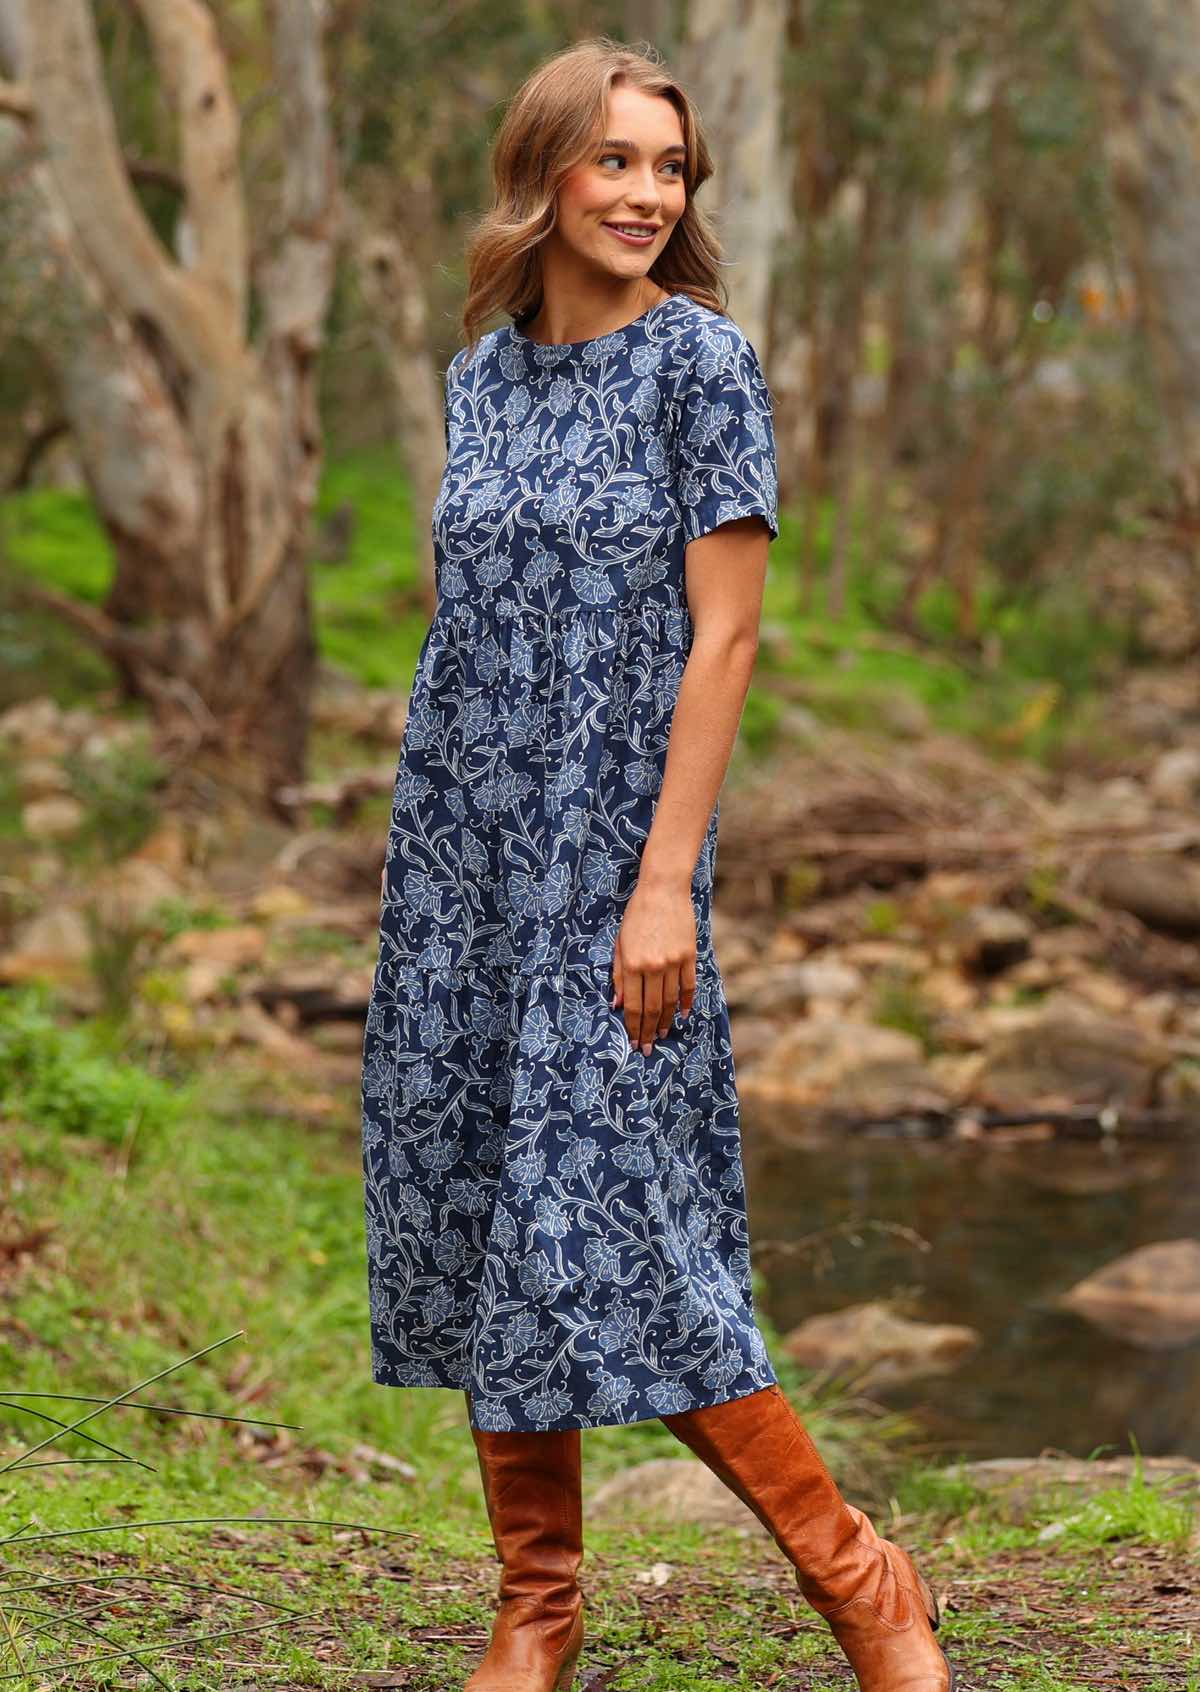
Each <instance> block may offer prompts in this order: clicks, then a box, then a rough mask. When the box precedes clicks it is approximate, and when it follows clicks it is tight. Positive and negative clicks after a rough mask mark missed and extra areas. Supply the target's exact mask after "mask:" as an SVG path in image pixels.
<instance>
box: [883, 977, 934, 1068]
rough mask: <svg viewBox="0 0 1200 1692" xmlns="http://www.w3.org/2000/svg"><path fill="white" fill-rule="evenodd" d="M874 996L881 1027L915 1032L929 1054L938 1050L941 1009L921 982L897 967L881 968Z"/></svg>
mask: <svg viewBox="0 0 1200 1692" xmlns="http://www.w3.org/2000/svg"><path fill="white" fill-rule="evenodd" d="M872 999H873V1009H872V1019H873V1021H875V1022H877V1023H878V1024H879V1025H880V1027H882V1028H896V1029H899V1030H900V1032H901V1033H902V1034H911V1035H913V1036H914V1038H915V1039H918V1040H919V1041H920V1042H921V1045H922V1047H923V1048H924V1049H925V1051H926V1052H927V1053H930V1052H933V1051H935V1050H936V1049H937V1037H936V1027H937V1010H936V1008H935V1007H934V1006H933V1005H932V1004H931V1003H930V1002H929V999H928V998H927V997H926V995H925V994H924V993H923V992H922V990H921V986H920V983H919V982H918V981H915V980H914V979H913V978H912V977H911V976H908V975H904V974H901V973H900V972H898V971H896V970H888V969H884V970H881V971H880V972H879V974H878V976H877V977H876V979H875V983H874V987H873V990H872Z"/></svg>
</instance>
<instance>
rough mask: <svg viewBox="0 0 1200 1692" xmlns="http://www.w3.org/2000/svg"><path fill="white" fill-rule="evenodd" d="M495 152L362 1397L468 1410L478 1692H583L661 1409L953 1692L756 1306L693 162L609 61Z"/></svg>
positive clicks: (375, 1085)
mask: <svg viewBox="0 0 1200 1692" xmlns="http://www.w3.org/2000/svg"><path fill="white" fill-rule="evenodd" d="M493 163H494V173H495V184H496V203H495V205H494V207H493V208H492V210H491V212H490V213H489V214H488V215H487V216H486V217H485V218H484V219H483V220H482V222H481V223H480V225H479V227H478V228H477V230H476V231H475V234H474V237H473V240H472V243H471V252H470V286H469V292H468V299H467V304H466V308H465V311H464V326H465V329H466V332H467V339H468V344H467V346H466V347H464V348H462V349H460V351H459V352H458V353H456V354H455V356H454V358H453V359H452V360H451V363H450V368H449V370H448V372H447V379H446V446H447V453H448V459H447V464H446V470H445V475H444V478H443V482H442V486H441V490H440V492H439V495H438V499H437V503H436V506H435V509H434V518H433V528H434V539H435V548H436V559H437V575H438V602H437V609H436V612H435V615H434V618H433V622H432V625H431V627H430V629H429V632H428V634H427V635H426V638H425V642H424V644H423V646H422V650H421V656H420V659H419V662H418V666H417V673H416V679H415V684H414V688H413V693H412V697H411V701H410V708H409V716H408V720H407V723H406V726H405V731H404V738H403V743H402V747H401V753H400V767H399V771H398V776H397V783H396V794H395V806H394V810H393V816H392V823H391V827H390V830H389V834H388V841H387V854H386V860H387V861H386V864H385V869H384V889H383V910H382V920H381V931H380V952H379V962H378V967H377V970H376V976H375V983H374V989H373V992H372V996H371V1006H370V1014H369V1017H368V1023H367V1032H366V1039H365V1044H364V1068H363V1111H364V1172H365V1179H366V1210H367V1239H368V1256H369V1268H370V1302H371V1335H372V1367H373V1375H374V1379H375V1380H376V1381H378V1382H380V1383H383V1384H386V1385H392V1386H409V1387H412V1386H458V1387H461V1388H462V1389H463V1390H464V1393H465V1395H466V1401H467V1411H468V1417H469V1422H470V1426H471V1429H472V1433H473V1436H474V1440H475V1445H476V1450H477V1453H478V1457H479V1466H480V1473H481V1476H482V1480H483V1489H484V1497H485V1500H486V1502H487V1507H488V1513H489V1518H490V1522H491V1528H492V1533H493V1538H494V1542H495V1547H496V1553H497V1556H498V1558H499V1559H500V1562H501V1564H502V1568H503V1572H502V1575H501V1580H500V1593H499V1597H500V1604H499V1611H498V1614H497V1617H496V1623H495V1627H494V1629H493V1634H492V1639H491V1642H490V1644H489V1646H488V1649H487V1652H486V1653H485V1655H484V1657H483V1660H482V1662H481V1663H480V1664H479V1666H478V1668H477V1669H476V1670H475V1672H474V1673H473V1674H472V1676H471V1678H470V1679H469V1681H468V1682H467V1692H558V1689H561V1688H565V1687H569V1686H570V1685H571V1683H572V1680H573V1678H574V1672H575V1665H576V1661H577V1659H578V1656H579V1652H580V1647H581V1643H582V1637H583V1615H582V1611H583V1601H582V1595H581V1593H580V1589H579V1585H578V1581H577V1573H578V1569H579V1565H580V1562H581V1560H582V1556H583V1545H582V1522H581V1505H580V1430H581V1429H582V1428H585V1427H601V1426H611V1425H615V1424H619V1423H627V1422H635V1421H640V1420H644V1419H646V1418H649V1417H654V1416H659V1417H661V1418H662V1420H663V1421H665V1422H666V1424H667V1426H668V1427H669V1428H670V1429H671V1431H672V1432H673V1433H674V1434H675V1435H676V1436H677V1437H678V1438H679V1439H680V1440H681V1441H683V1443H685V1444H686V1445H688V1446H690V1447H691V1449H692V1450H694V1451H696V1452H697V1453H698V1454H699V1455H700V1456H701V1458H702V1459H703V1460H704V1461H705V1462H706V1463H707V1464H709V1466H710V1467H711V1468H713V1469H714V1470H715V1472H716V1473H717V1474H718V1475H720V1476H721V1478H722V1480H724V1481H725V1482H726V1483H727V1484H728V1485H729V1486H730V1487H731V1488H732V1489H733V1491H734V1492H736V1493H737V1494H738V1496H739V1497H741V1498H742V1499H744V1501H745V1502H746V1503H747V1504H748V1505H749V1506H750V1507H751V1509H753V1510H754V1511H755V1512H756V1513H757V1514H758V1516H759V1518H760V1519H761V1520H762V1521H763V1523H764V1525H765V1526H766V1527H767V1528H768V1529H769V1530H770V1532H771V1533H772V1534H773V1535H774V1536H775V1539H776V1540H777V1542H778V1543H779V1545H780V1546H781V1547H782V1549H783V1550H784V1552H785V1553H786V1554H787V1556H788V1557H789V1558H790V1559H791V1560H792V1561H793V1562H794V1563H795V1565H796V1568H797V1579H798V1581H799V1584H800V1587H801V1590H802V1591H803V1592H804V1594H805V1596H806V1597H807V1598H808V1599H809V1600H810V1602H811V1603H812V1604H813V1605H814V1607H815V1608H817V1609H818V1610H819V1611H820V1613H821V1614H823V1615H824V1616H825V1617H826V1618H827V1619H828V1621H829V1622H830V1625H831V1626H832V1628H833V1630H834V1633H835V1634H836V1636H837V1638H838V1640H839V1642H840V1644H841V1645H842V1647H843V1649H844V1650H845V1652H846V1654H847V1656H848V1657H849V1659H850V1661H851V1663H852V1665H853V1667H854V1669H855V1672H856V1674H857V1676H858V1680H859V1685H860V1687H862V1688H863V1692H894V1689H897V1688H900V1687H903V1688H904V1689H905V1692H947V1689H948V1688H949V1687H950V1686H951V1684H952V1679H951V1674H950V1669H949V1665H948V1663H947V1662H946V1659H945V1657H944V1656H943V1654H942V1652H941V1649H940V1647H939V1646H938V1644H937V1642H936V1640H935V1639H934V1637H933V1632H932V1628H933V1627H935V1626H936V1625H937V1610H936V1605H935V1602H934V1599H933V1596H932V1594H931V1593H930V1591H929V1588H928V1587H927V1586H926V1584H925V1582H924V1581H923V1580H922V1579H921V1577H920V1576H919V1575H918V1574H917V1572H916V1570H915V1569H914V1567H913V1565H912V1563H911V1562H910V1560H909V1558H908V1556H907V1555H906V1553H905V1552H904V1551H902V1550H900V1549H899V1547H897V1546H894V1545H892V1544H890V1543H889V1542H888V1541H887V1540H881V1539H880V1538H879V1537H878V1536H877V1535H876V1533H875V1531H874V1529H873V1528H872V1526H871V1524H870V1522H869V1521H868V1520H867V1519H866V1517H865V1516H863V1515H862V1514H861V1513H860V1512H859V1511H857V1510H855V1509H853V1508H851V1507H849V1506H848V1505H847V1504H846V1503H845V1502H844V1501H843V1500H842V1498H841V1496H840V1494H839V1493H838V1490H837V1488H836V1486H835V1484H834V1481H833V1479H832V1477H831V1476H830V1474H829V1471H828V1470H827V1469H826V1468H825V1466H824V1464H823V1463H822V1461H821V1459H820V1457H819V1456H818V1455H817V1453H816V1451H815V1449H814V1448H813V1445H812V1442H811V1441H810V1440H809V1438H808V1436H807V1434H806V1433H805V1431H804V1429H803V1427H802V1425H801V1424H800V1422H799V1420H798V1418H797V1417H796V1415H795V1412H794V1411H793V1410H792V1409H791V1407H790V1406H789V1404H788V1402H787V1400H786V1399H785V1398H784V1396H783V1394H782V1392H781V1391H780V1388H779V1385H778V1382H777V1380H776V1377H775V1372H774V1370H773V1368H772V1366H771V1362H770V1359H769V1357H768V1356H767V1351H766V1347H765V1345H764V1343H763V1339H762V1335H761V1334H760V1332H759V1330H758V1328H757V1325H756V1322H755V1317H754V1310H753V1303H752V1298H751V1277H750V1256H749V1252H748V1250H747V1228H746V1209H745V1194H744V1186H743V1173H742V1163H741V1152H740V1141H739V1119H738V1108H737V1094H736V1091H735V1088H734V1073H733V1064H732V1059H731V1054H730V1041H729V1020H728V1012H727V1008H726V1003H725V997H724V990H723V986H722V981H721V976H720V973H719V970H718V967H717V962H716V958H715V956H714V953H713V945H712V931H711V893H712V880H713V863H714V854H715V850H716V830H717V820H718V809H717V793H718V789H719V788H720V785H721V782H722V779H723V776H724V774H725V771H726V767H727V764H728V759H729V755H730V752H731V749H732V746H733V742H734V739H735V736H736V733H737V728H738V723H739V720H740V716H741V711H742V706H743V702H744V699H745V694H746V689H747V687H748V685H749V680H750V672H751V668H752V665H753V662H754V655H755V648H756V639H757V627H758V620H759V615H760V608H761V600H762V589H763V582H764V578H765V572H766V562H767V548H768V545H769V542H770V540H771V539H773V538H774V537H775V536H776V534H777V533H778V526H777V516H776V497H777V496H776V479H775V445H774V437H773V432H772V419H771V398H770V393H769V391H768V388H767V385H766V382H765V380H764V377H763V374H762V370H761V368H760V366H759V362H758V359H757V356H756V354H755V351H754V349H753V347H752V346H751V344H750V342H749V341H748V340H747V339H746V337H745V336H744V334H743V333H742V332H741V330H739V329H738V328H737V326H736V325H735V324H733V323H732V322H731V321H730V320H729V319H728V318H727V317H726V316H725V315H724V313H723V312H722V310H721V306H720V302H719V298H718V287H719V279H718V274H717V267H718V263H719V259H718V248H717V244H716V241H715V239H714V236H713V232H712V230H711V227H710V226H709V224H708V222H707V220H706V219H705V217H704V214H703V213H702V212H701V211H700V210H699V209H698V208H697V206H696V204H695V200H694V195H695V193H696V190H697V189H698V188H699V187H700V185H701V184H702V183H703V182H704V181H705V180H706V179H707V178H708V177H709V175H710V174H711V164H710V160H709V155H708V151H707V148H706V146H705V143H704V139H703V136H702V134H701V131H700V128H699V124H698V122H697V119H696V114H695V112H694V109H693V107H692V105H691V103H690V102H689V100H688V98H687V96H686V95H685V94H684V93H683V91H682V90H681V89H680V88H679V87H678V85H677V84H676V83H675V82H674V81H673V80H672V79H671V78H670V77H669V76H668V75H667V74H666V73H665V71H664V70H663V69H662V68H661V67H660V66H659V65H658V64H656V63H655V62H654V61H653V60H652V59H650V58H648V57H645V56H643V55H642V54H640V53H637V52H633V51H630V50H628V49H626V48H624V47H621V46H619V45H618V44H616V43H614V42H611V41H608V40H606V39H599V40H592V41H585V42H582V43H581V44H579V45H577V46H575V47H572V48H571V49H569V50H568V51H566V52H563V53H560V54H558V55H556V56H555V57H554V58H552V59H550V60H549V61H548V62H547V63H545V64H544V65H543V66H542V67H541V68H540V69H539V70H538V71H537V72H536V73H535V74H534V75H533V76H531V77H530V78H529V80H528V81H527V82H526V83H525V84H524V86H523V87H522V88H521V89H520V91H519V92H518V93H517V95H516V96H515V98H514V100H513V101H512V103H511V105H510V107H509V109H508V112H507V114H506V116H505V119H504V122H503V124H502V126H501V129H500V131H499V134H498V136H497V139H496V143H495V149H494V159H493ZM496 309H503V310H504V311H506V312H507V313H508V314H509V316H510V317H511V318H512V320H513V321H512V322H511V324H506V325H504V326H503V327H502V328H499V329H494V330H492V331H491V332H490V333H487V334H482V335H481V334H480V325H481V323H482V322H483V321H484V320H485V319H486V318H487V317H488V316H489V315H490V314H491V313H492V312H493V311H495V310H496Z"/></svg>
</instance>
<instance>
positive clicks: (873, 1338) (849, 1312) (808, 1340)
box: [783, 1299, 982, 1391]
mask: <svg viewBox="0 0 1200 1692" xmlns="http://www.w3.org/2000/svg"><path fill="white" fill-rule="evenodd" d="M981 1337H982V1336H981V1335H980V1334H979V1333H978V1331H977V1330H976V1329H974V1328H968V1327H964V1326H960V1325H959V1324H957V1323H953V1322H913V1321H910V1320H909V1319H908V1318H907V1317H905V1316H901V1315H898V1314H897V1313H896V1312H895V1311H894V1310H893V1309H892V1308H891V1307H890V1306H889V1305H888V1304H887V1303H885V1302H884V1301H882V1300H879V1299H873V1300H870V1301H869V1302H867V1303H865V1304H850V1305H846V1306H844V1307H843V1308H842V1309H841V1310H829V1311H825V1312H823V1313H822V1314H821V1315H819V1316H810V1317H809V1318H808V1320H807V1321H804V1322H801V1323H800V1324H799V1325H798V1326H797V1327H795V1328H793V1329H792V1330H791V1332H790V1333H788V1334H786V1335H785V1336H784V1338H783V1349H784V1351H785V1352H786V1353H787V1355H788V1356H789V1357H794V1358H795V1359H796V1361H797V1362H798V1363H803V1364H804V1366H805V1367H806V1368H809V1369H827V1370H830V1371H832V1372H835V1373H838V1374H843V1373H851V1374H853V1375H854V1377H855V1380H856V1383H857V1384H859V1385H861V1387H862V1388H863V1389H864V1390H866V1391H870V1390H871V1389H872V1388H877V1387H881V1386H889V1385H895V1384H896V1383H897V1382H900V1381H911V1380H920V1379H921V1378H923V1377H924V1376H926V1375H944V1374H946V1373H948V1371H949V1370H951V1369H953V1368H954V1366H955V1365H956V1364H957V1363H958V1362H960V1361H961V1359H962V1358H963V1357H965V1356H966V1355H967V1353H968V1352H970V1351H973V1350H974V1349H975V1348H976V1347H977V1346H978V1345H979V1344H980V1341H981ZM864 1365H866V1367H865V1369H864Z"/></svg>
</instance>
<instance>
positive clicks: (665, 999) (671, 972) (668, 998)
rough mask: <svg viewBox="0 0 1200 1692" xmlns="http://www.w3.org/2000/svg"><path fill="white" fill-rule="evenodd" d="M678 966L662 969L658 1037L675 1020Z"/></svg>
mask: <svg viewBox="0 0 1200 1692" xmlns="http://www.w3.org/2000/svg"><path fill="white" fill-rule="evenodd" d="M679 977H680V971H679V968H678V966H677V965H676V966H668V968H667V969H665V970H664V971H663V995H662V1010H661V1012H660V1013H659V1018H658V1035H659V1039H664V1038H665V1037H666V1036H667V1035H668V1034H669V1033H670V1032H671V1024H672V1023H673V1022H674V1020H675V1009H676V1006H677V1005H678V1003H679Z"/></svg>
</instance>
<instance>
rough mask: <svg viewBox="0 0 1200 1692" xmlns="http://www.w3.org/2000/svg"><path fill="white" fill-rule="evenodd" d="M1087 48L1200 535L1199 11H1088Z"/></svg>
mask: <svg viewBox="0 0 1200 1692" xmlns="http://www.w3.org/2000/svg"><path fill="white" fill-rule="evenodd" d="M1083 20H1084V25H1085V28H1084V40H1085V45H1086V48H1087V52H1088V58H1089V62H1090V65H1091V68H1092V71H1093V74H1094V76H1095V80H1096V84H1097V88H1098V91H1099V94H1100V98H1101V101H1102V104H1103V107H1104V110H1105V115H1106V120H1107V121H1106V123H1105V126H1104V131H1105V145H1106V149H1107V155H1108V160H1109V165H1110V168H1111V173H1112V182H1113V187H1114V189H1115V191H1116V200H1117V209H1118V215H1119V217H1120V220H1121V222H1122V224H1123V229H1124V237H1125V246H1126V251H1127V256H1128V258H1129V261H1130V264H1131V266H1132V268H1133V271H1134V274H1135V277H1136V280H1137V288H1138V294H1139V298H1140V304H1141V310H1142V314H1143V319H1144V324H1145V332H1146V340H1147V345H1148V349H1149V355H1150V360H1151V364H1152V367H1153V370H1154V375H1155V378H1156V382H1157V386H1158V392H1159V395H1160V398H1161V402H1162V408H1163V416H1164V420H1165V423H1166V431H1167V453H1168V467H1169V471H1170V474H1171V477H1172V480H1173V482H1174V485H1175V488H1176V493H1177V499H1178V504H1179V515H1180V519H1181V521H1182V522H1183V523H1184V524H1185V525H1186V526H1188V527H1190V528H1196V527H1198V526H1200V292H1198V291H1197V288H1196V276H1197V274H1198V273H1200V171H1198V170H1197V165H1198V163H1200V3H1198V0H1083Z"/></svg>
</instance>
